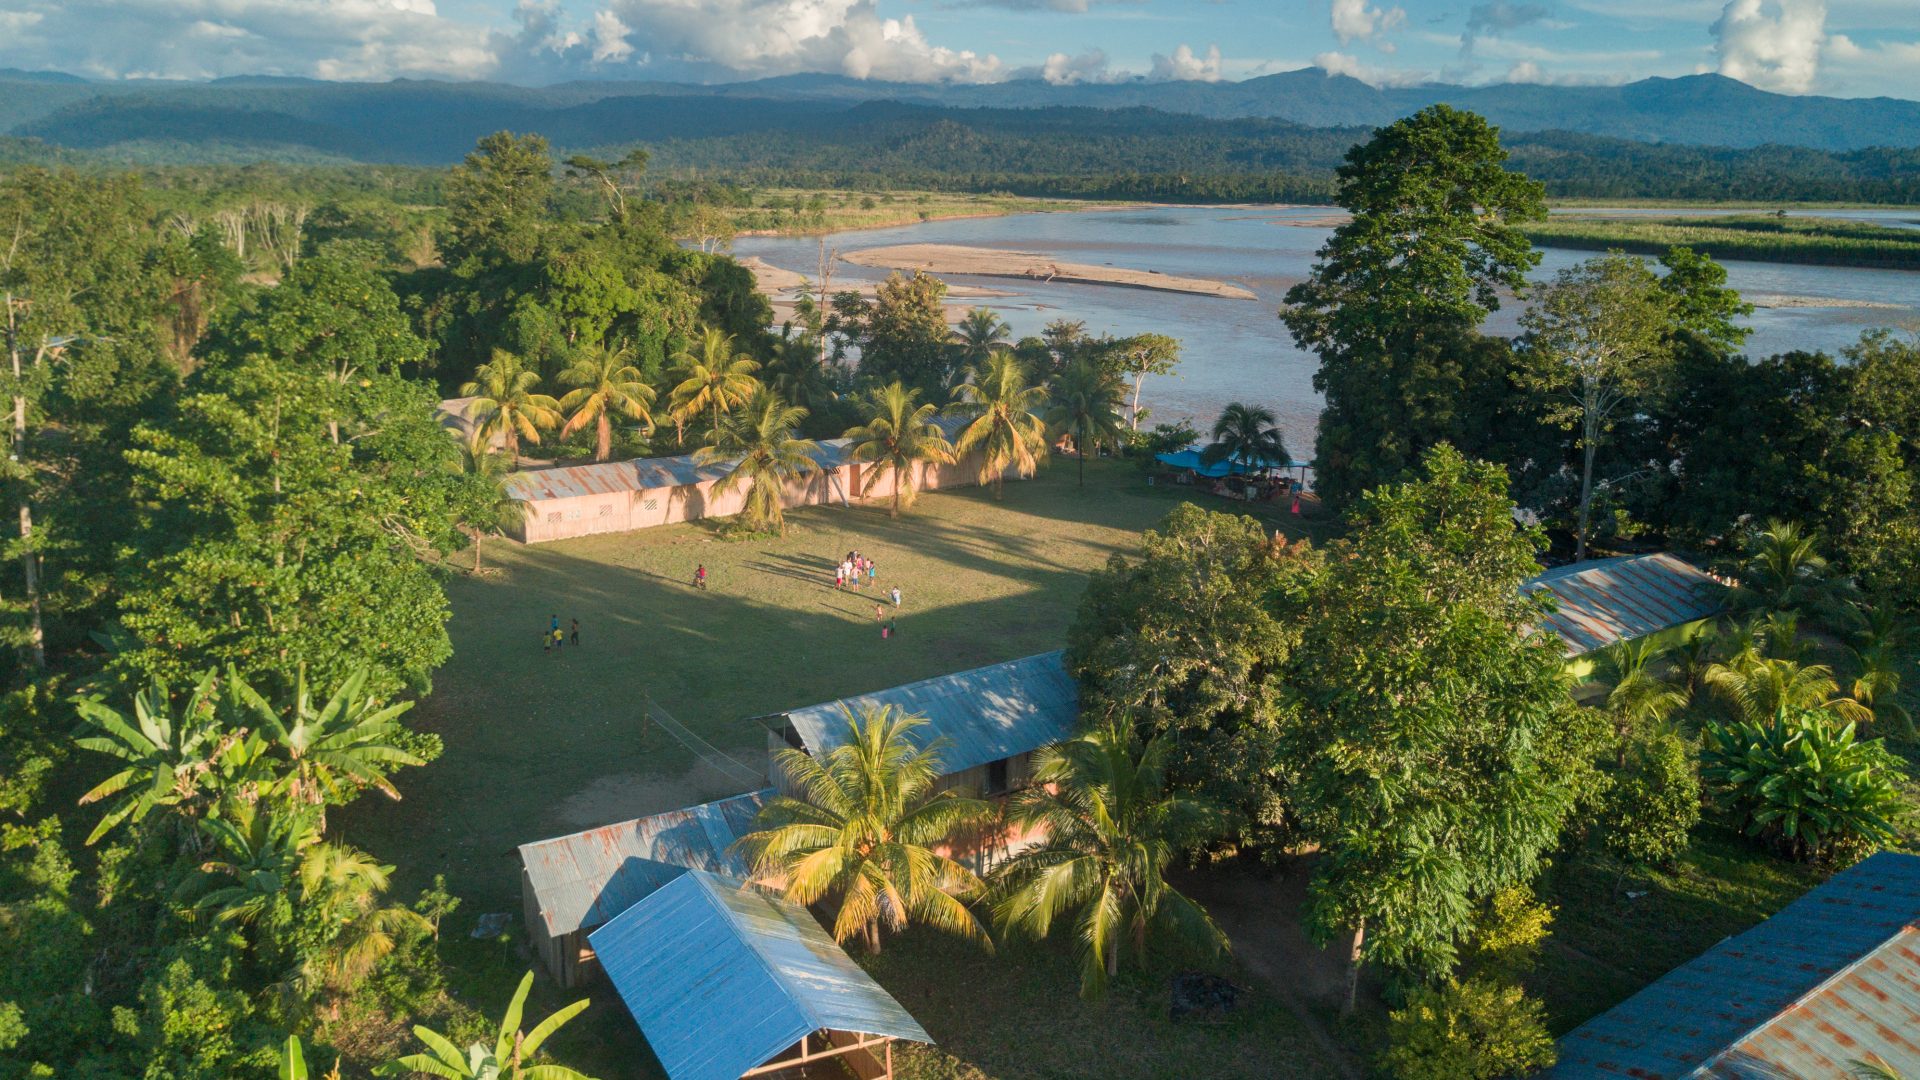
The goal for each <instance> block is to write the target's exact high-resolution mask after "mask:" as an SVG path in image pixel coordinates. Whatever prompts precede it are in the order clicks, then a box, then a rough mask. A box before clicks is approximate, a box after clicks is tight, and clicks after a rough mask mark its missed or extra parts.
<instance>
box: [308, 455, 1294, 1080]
mask: <svg viewBox="0 0 1920 1080" xmlns="http://www.w3.org/2000/svg"><path fill="white" fill-rule="evenodd" d="M1189 497H1192V498H1195V499H1198V500H1200V501H1201V502H1202V504H1203V505H1206V506H1208V507H1210V508H1215V509H1240V510H1247V509H1249V508H1248V507H1247V506H1245V504H1238V503H1229V502H1226V501H1224V500H1220V499H1217V498H1214V497H1212V496H1208V495H1196V494H1194V493H1192V492H1191V491H1190V489H1181V488H1175V487H1171V486H1165V485H1162V486H1155V487H1148V486H1147V484H1146V482H1145V480H1144V478H1143V477H1142V475H1141V474H1140V473H1139V471H1138V470H1137V469H1136V468H1135V467H1134V466H1132V465H1131V464H1127V463H1122V462H1108V461H1095V462H1089V463H1088V467H1087V481H1086V486H1085V488H1080V487H1078V486H1077V485H1076V484H1075V470H1074V469H1073V468H1072V467H1071V463H1055V464H1054V465H1053V466H1051V467H1050V468H1048V469H1046V470H1044V471H1043V472H1042V473H1041V475H1040V477H1039V478H1037V479H1035V480H1032V481H1026V482H1019V483H1010V484H1008V485H1007V486H1006V495H1005V499H1004V501H1000V502H996V501H995V500H994V499H993V498H992V496H991V495H990V494H989V493H988V492H986V491H984V490H981V489H973V488H969V489H961V490H957V491H953V492H946V493H934V494H929V495H926V496H924V497H923V498H922V499H921V501H920V503H919V505H918V506H917V507H915V509H914V510H913V511H912V512H911V513H909V514H906V515H902V516H901V517H900V518H899V519H897V520H894V519H889V518H888V517H887V514H886V511H885V509H884V508H868V507H855V508H851V509H849V508H844V507H822V508H810V509H807V510H804V511H801V512H798V513H795V514H793V515H791V518H790V525H789V530H788V534H787V535H786V536H785V537H783V538H779V539H756V540H741V541H733V540H727V539H724V538H722V537H721V535H720V533H719V529H718V527H717V525H716V524H714V523H695V524H689V525H679V526H670V527H665V528H658V529H649V530H644V531H641V532H634V533H623V534H617V535H610V536H599V537H588V538H583V539H579V540H569V541H562V542H559V543H553V544H543V545H538V546H532V547H522V546H517V545H512V544H507V543H502V542H495V543H492V544H490V545H489V546H488V548H487V551H486V557H487V559H488V561H489V562H490V564H491V566H492V568H493V572H491V573H488V574H485V575H482V576H480V577H470V576H466V575H459V576H456V577H454V578H453V579H452V580H450V581H449V583H448V594H449V596H450V598H451V600H452V604H453V612H454V615H453V621H452V624H451V626H450V628H449V629H450V632H451V634H452V637H453V644H454V658H453V659H452V660H451V661H450V662H449V663H448V664H447V665H446V666H445V667H444V668H442V669H441V670H440V671H439V673H438V674H437V675H436V676H435V687H434V692H433V694H432V695H431V696H429V697H428V698H427V699H426V700H425V701H424V702H422V703H421V705H420V706H419V707H418V708H417V709H416V710H415V711H414V713H413V714H412V715H411V717H410V721H411V722H412V723H413V724H414V725H415V726H417V727H419V728H421V729H423V730H428V731H433V732H436V733H438V734H440V735H441V736H442V738H443V739H444V740H445V742H446V753H445V754H444V756H442V757H441V758H440V759H439V760H438V761H436V762H434V763H433V764H431V765H429V766H427V767H426V768H422V769H414V770H409V771H408V772H407V774H406V775H405V776H404V777H402V778H401V783H400V787H401V789H402V790H403V791H404V792H405V796H406V797H405V799H404V801H402V802H399V803H392V802H389V801H387V800H385V799H381V798H378V797H372V798H367V799H362V800H360V802H359V803H357V804H356V805H354V806H353V807H350V808H348V809H347V811H345V812H343V813H341V814H340V815H339V816H338V818H337V819H336V820H337V821H338V823H339V825H340V827H341V828H342V830H343V831H344V834H345V835H346V837H347V838H348V839H349V840H351V841H352V842H354V843H356V844H359V845H361V846H363V847H365V848H367V849H368V850H370V851H372V852H374V853H375V854H377V855H379V856H380V857H381V858H383V859H385V860H387V861H390V862H393V863H395V864H397V865H398V866H399V867H401V868H402V869H401V871H400V880H399V881H398V882H397V883H396V888H395V892H396V894H399V895H404V894H407V893H410V892H411V891H413V890H415V889H417V888H419V887H421V886H423V885H425V884H426V883H427V881H428V880H430V879H431V877H432V876H433V875H434V874H444V875H446V877H447V881H448V885H449V887H450V888H451V890H452V891H453V892H454V893H455V894H456V895H459V896H461V897H464V898H465V899H466V904H465V907H464V908H463V910H462V911H461V913H460V915H459V916H456V918H455V919H454V920H453V921H452V922H451V923H450V924H449V926H450V935H449V944H448V946H447V951H448V959H449V962H450V964H451V965H452V966H453V968H454V969H455V970H456V972H458V973H459V975H458V977H457V981H456V989H457V990H460V991H462V992H464V993H466V994H467V995H468V996H469V997H470V998H472V999H474V1000H481V1001H487V1002H504V1001H505V999H506V997H507V996H508V994H509V993H510V992H511V986H512V983H513V981H514V980H516V979H517V978H518V976H519V973H520V972H521V971H524V970H525V961H524V960H523V959H522V958H520V957H519V956H517V955H516V954H515V949H514V947H513V945H512V944H507V945H501V944H499V943H486V944H482V943H470V942H467V941H466V940H465V939H464V938H463V937H458V935H461V934H464V932H465V929H466V928H468V927H470V926H471V925H472V919H473V918H474V917H475V916H477V915H478V914H480V913H483V912H495V911H507V912H512V913H514V914H515V922H516V923H517V922H518V921H519V918H518V916H519V912H520V910H521V902H520V886H519V862H518V859H517V857H516V855H515V853H514V849H515V848H516V847H517V846H518V845H519V844H521V843H525V842H527V841H530V840H538V839H541V838H544V837H548V836H554V835H558V834H561V833H565V832H569V831H574V830H577V829H583V828H590V827H593V826H598V825H604V824H607V823H610V822H614V821H620V820H624V819H628V818H632V817H636V816H639V815H643V814H648V813H653V812H657V811H661V810H668V809H673V808H675V807H679V806H684V805H687V804H690V803H693V802H698V801H701V800H704V799H709V798H716V797H719V796H722V795H728V794H732V793H735V792H738V791H742V790H746V789H747V788H748V787H750V786H753V785H752V784H750V783H748V782H746V781H743V780H742V779H741V778H740V777H739V776H728V775H724V774H722V773H720V772H718V771H716V770H713V769H710V768H707V767H705V766H701V765H698V764H697V761H696V759H695V758H694V756H693V755H692V754H691V753H690V752H688V751H687V750H686V749H685V748H684V747H682V746H681V745H680V744H679V743H678V742H676V741H675V740H674V739H672V738H671V737H669V736H668V735H666V734H665V733H663V732H661V731H659V730H658V729H657V728H656V729H655V730H654V731H652V732H651V733H649V734H646V735H645V736H643V734H642V730H641V716H642V713H643V703H644V701H645V700H646V699H647V698H648V697H651V698H652V699H653V700H654V701H656V702H658V703H659V704H660V705H661V706H662V707H664V708H665V709H666V710H667V711H668V712H670V713H671V714H672V715H673V716H674V717H676V718H677V719H678V720H679V721H680V722H681V723H682V724H684V725H686V726H687V727H688V728H690V729H692V730H693V731H694V732H696V733H698V734H699V735H701V736H702V737H703V738H705V739H707V740H709V741H711V742H712V743H713V744H714V745H715V746H716V747H718V748H719V749H720V750H722V751H724V752H725V753H727V754H728V755H730V756H732V757H734V758H737V759H738V760H739V761H741V762H743V763H744V764H745V765H746V766H748V767H749V768H751V769H753V770H756V771H757V770H760V769H761V768H763V766H764V763H765V754H766V735H765V729H764V728H762V727H761V726H759V725H758V724H757V723H755V722H754V721H753V720H752V719H751V718H752V717H755V716H759V715H764V714H766V713H769V712H774V711H778V710H784V709H788V708H793V707H797V706H803V705H810V704H815V703H817V702H821V701H827V700H831V699H833V698H836V697H843V696H846V695H849V694H856V693H864V692H867V691H872V690H877V689H881V688H884V687H888V686H894V685H897V684H900V683H903V682H910V681H913V680H916V679H922V678H927V677H930V676H934V675H940V674H945V673H948V672H953V671H958V670H963V669H965V668H969V667H975V666H978V665H981V664H989V663H994V662H997V661H1001V660H1008V659H1013V658H1015V657H1019V656H1025V655H1029V654H1032V653H1035V652H1041V651H1045V650H1047V649H1055V648H1059V647H1061V646H1062V645H1063V644H1064V643H1065V634H1066V629H1067V627H1068V625H1069V623H1070V622H1071V621H1072V619H1073V614H1074V609H1075V606H1076V604H1077V603H1078V601H1079V598H1080V594H1081V592H1082V590H1083V589H1084V587H1085V583H1086V576H1087V573H1088V572H1089V571H1090V570H1092V569H1094V568H1096V567H1098V566H1100V565H1102V564H1104V563H1105V562H1106V560H1107V559H1108V557H1109V556H1111V555H1113V554H1115V553H1118V552H1133V551H1134V550H1136V549H1137V536H1138V534H1139V532H1140V531H1141V530H1142V529H1145V528H1148V527H1151V526H1153V525H1154V524H1156V523H1157V522H1158V521H1159V520H1160V519H1161V518H1163V517H1164V516H1165V515H1166V513H1167V512H1168V511H1169V510H1171V509H1172V508H1173V506H1174V505H1176V504H1177V503H1179V502H1180V501H1183V500H1184V499H1186V498H1189ZM1254 512H1255V514H1256V516H1260V517H1263V518H1264V519H1265V520H1267V521H1268V523H1269V524H1270V525H1271V526H1277V527H1281V528H1285V529H1286V530H1287V531H1288V532H1289V533H1293V534H1303V533H1313V532H1318V531H1321V530H1322V527H1323V526H1324V525H1325V524H1326V522H1325V519H1320V518H1311V517H1309V518H1301V517H1295V516H1293V515H1291V514H1289V513H1286V512H1285V509H1284V507H1281V506H1274V507H1272V508H1267V507H1262V508H1259V509H1257V510H1254ZM849 549H858V550H860V551H861V552H863V553H865V554H867V555H869V556H870V557H872V558H873V559H874V560H875V561H876V563H877V564H878V570H879V579H878V584H879V589H877V590H869V591H866V592H862V593H857V594H856V593H847V592H836V591H835V590H834V589H833V588H832V578H831V573H832V571H831V567H832V565H833V563H834V561H836V560H837V559H838V558H839V557H841V556H843V555H845V553H846V552H847V551H848V550H849ZM457 561H458V560H457V559H456V562H457ZM699 563H704V564H705V565H706V567H707V569H708V572H709V574H710V575H711V576H710V587H709V589H708V590H707V591H706V592H704V593H702V592H696V591H695V590H693V589H692V588H690V587H689V583H690V582H691V580H692V577H693V571H694V567H695V565H696V564H699ZM895 585H898V586H899V587H900V589H901V591H902V593H903V594H904V596H903V599H904V603H903V605H902V608H901V610H900V613H899V616H898V618H899V630H900V633H899V636H898V637H896V638H893V639H891V640H882V639H881V637H880V631H879V628H878V625H877V624H876V623H875V620H874V611H873V608H874V604H875V602H876V600H879V599H881V598H880V597H878V596H876V595H874V593H876V592H883V591H884V590H885V589H887V588H890V587H892V586H895ZM556 614H557V615H558V616H559V617H560V618H561V620H562V622H563V623H564V622H566V621H567V620H570V619H574V618H578V619H579V620H580V623H581V635H582V645H581V647H580V648H579V649H577V650H576V649H572V648H568V649H564V650H562V651H560V652H557V653H551V654H549V653H545V652H543V651H542V650H541V647H540V636H541V634H542V632H543V631H544V630H545V629H546V627H547V625H548V620H549V618H550V617H551V616H553V615H556ZM888 614H889V615H892V611H891V608H890V607H889V610H888ZM889 955H890V954H889ZM903 955H910V954H909V953H904V952H903ZM983 962H984V961H983ZM887 970H889V971H890V970H893V969H887ZM994 970H1000V969H999V968H998V967H996V968H995V969H994ZM1005 970H1007V971H1009V972H1010V971H1012V970H1013V969H1012V968H1011V967H1008V968H1006V969H1005ZM987 974H988V973H987V971H986V970H985V969H984V968H983V969H982V974H981V980H986V978H987ZM891 978H893V976H892V975H891V974H888V975H885V976H884V977H883V981H886V980H887V979H891ZM1022 978H1031V976H1030V975H1023V976H1022ZM1062 979H1063V980H1064V981H1061V982H1060V983H1059V984H1058V985H1054V984H1053V983H1051V982H1049V983H1047V984H1046V985H1044V986H1041V985H1038V984H1036V987H1035V988H1034V989H1033V992H1034V993H1036V994H1039V993H1047V994H1052V995H1054V996H1058V997H1062V998H1066V999H1071V997H1072V992H1073V986H1074V982H1073V978H1072V976H1071V972H1070V971H1069V972H1068V973H1067V974H1066V975H1063V976H1062ZM539 985H540V986H541V990H540V992H539V993H538V995H537V997H538V998H539V999H542V1000H544V1001H545V1002H546V1003H547V1004H548V1005H549V1006H550V1005H552V1004H553V1003H555V1002H557V1001H559V1000H560V998H559V994H558V992H557V991H556V990H554V989H553V988H552V987H551V986H550V985H548V984H547V983H546V982H545V981H544V980H543V981H542V982H541V983H540V984H539ZM994 986H995V984H993V983H991V982H987V983H986V985H983V986H979V987H976V988H975V990H976V992H979V993H982V994H987V995H990V994H992V993H993V991H994ZM593 996H594V998H595V1004H594V1006H593V1008H592V1009H591V1010H590V1011H589V1012H588V1013H587V1014H586V1015H585V1016H584V1017H583V1018H582V1019H581V1020H580V1021H577V1022H576V1023H575V1025H573V1026H572V1027H570V1028H569V1029H568V1030H567V1031H566V1032H565V1033H563V1035H562V1036H561V1037H560V1039H558V1040H557V1041H556V1049H557V1050H558V1051H559V1052H561V1053H563V1054H564V1055H566V1056H567V1057H568V1058H569V1059H572V1060H575V1061H577V1062H578V1063H579V1064H580V1065H581V1067H583V1068H588V1069H589V1071H590V1072H592V1074H593V1075H596V1076H601V1077H605V1078H608V1080H613V1078H623V1077H629V1076H651V1075H654V1074H653V1073H652V1072H651V1069H652V1065H651V1059H650V1057H649V1055H648V1053H647V1051H646V1049H645V1044H644V1042H643V1041H642V1040H641V1039H640V1037H639V1035H638V1033H637V1031H635V1030H634V1028H633V1025H632V1022H631V1021H630V1020H629V1019H628V1018H627V1017H626V1015H625V1012H624V1011H623V1010H622V1009H621V1007H620V1005H619V1003H618V1002H617V1001H615V1000H614V998H613V996H612V994H611V992H610V990H609V989H608V988H607V987H605V986H604V985H603V986H599V987H596V988H595V989H594V991H593ZM908 1005H909V1008H913V1007H914V1006H913V1003H912V1002H909V1003H908ZM1035 1015H1037V1014H1035ZM1160 1015H1161V1016H1162V1018H1163V1019H1162V1023H1164V1010H1163V1011H1162V1012H1161V1014H1160ZM1086 1016H1087V1017H1089V1019H1088V1020H1087V1021H1086V1024H1087V1025H1088V1026H1089V1028H1090V1029H1092V1030H1090V1031H1089V1033H1088V1034H1087V1036H1086V1037H1087V1039H1088V1040H1090V1041H1092V1042H1096V1043H1113V1044H1116V1045H1122V1044H1130V1043H1135V1042H1136V1040H1135V1039H1134V1038H1133V1037H1132V1036H1131V1035H1130V1034H1129V1032H1130V1030H1131V1027H1132V1025H1134V1024H1135V1023H1136V1021H1137V1020H1138V1015H1137V1010H1128V1009H1124V1008H1118V1007H1115V1008H1112V1009H1107V1010H1105V1011H1095V1012H1091V1013H1087V1014H1086ZM921 1019H922V1021H923V1022H925V1023H933V1024H938V1023H939V1022H940V1018H939V1017H936V1016H923V1017H921ZM1007 1022H1008V1023H1011V1022H1012V1020H1008V1021H1007ZM1205 1030H1209V1031H1211V1030H1215V1029H1205ZM1195 1037H1196V1038H1200V1037H1201V1036H1195ZM1204 1038H1209V1039H1210V1038H1212V1036H1210V1035H1209V1036H1204ZM1233 1038H1234V1039H1238V1038H1239V1036H1237V1035H1236V1036H1233ZM1078 1039H1079V1037H1078V1036H1076V1037H1075V1040H1074V1041H1076V1042H1077V1041H1078ZM1175 1044H1178V1045H1188V1044H1187V1043H1170V1044H1169V1045H1175ZM957 1045H959V1046H961V1047H970V1046H973V1045H975V1044H974V1043H973V1042H970V1041H967V1040H966V1039H964V1038H963V1039H962V1040H961V1041H960V1043H959V1044H957ZM1062 1045H1063V1046H1066V1047H1067V1049H1066V1050H1063V1051H1062V1052H1063V1053H1065V1054H1067V1057H1066V1058H1064V1059H1062V1060H1079V1058H1080V1054H1079V1053H1078V1052H1074V1051H1072V1048H1071V1044H1068V1043H1063V1044H1062ZM962 1052H965V1051H962ZM1087 1052H1091V1051H1087ZM1129 1056H1130V1057H1131V1056H1133V1055H1129ZM992 1060H995V1061H996V1062H998V1061H999V1060H1000V1059H998V1058H994V1059H992ZM1229 1060H1230V1059H1229ZM638 1063H644V1064H638ZM1063 1068H1065V1069H1066V1071H1068V1072H1075V1071H1076V1070H1073V1069H1071V1068H1068V1067H1065V1066H1063ZM1096 1072H1097V1070H1096ZM1078 1074H1079V1075H1088V1074H1087V1073H1085V1072H1079V1073H1078ZM933 1075H940V1074H938V1073H935V1074H933ZM954 1075H969V1074H966V1073H956V1074H954ZM992 1075H996V1076H1019V1075H1044V1072H1032V1071H1024V1070H1022V1069H1021V1068H1018V1067H1015V1066H1008V1067H1006V1068H1002V1067H1001V1066H1000V1065H998V1064H996V1065H995V1066H994V1072H993V1074H992ZM1134 1075H1140V1076H1151V1075H1158V1074H1156V1073H1154V1072H1153V1071H1151V1070H1149V1071H1146V1072H1138V1073H1135V1074H1134Z"/></svg>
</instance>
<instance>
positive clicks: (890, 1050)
mask: <svg viewBox="0 0 1920 1080" xmlns="http://www.w3.org/2000/svg"><path fill="white" fill-rule="evenodd" d="M887 1080H893V1040H892V1039H888V1040H887Z"/></svg>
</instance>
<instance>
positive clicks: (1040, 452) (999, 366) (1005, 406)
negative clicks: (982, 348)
mask: <svg viewBox="0 0 1920 1080" xmlns="http://www.w3.org/2000/svg"><path fill="white" fill-rule="evenodd" d="M1046 395H1047V392H1046V388H1045V387H1043V386H1035V385H1033V384H1030V383H1029V382H1028V381H1027V371H1026V368H1025V367H1024V366H1022V365H1021V363H1020V361H1019V360H1017V359H1015V358H1014V356H1013V354H1012V353H1006V352H997V353H994V354H993V355H992V356H989V357H988V358H987V362H986V363H984V364H982V365H980V367H979V368H978V369H976V370H975V372H974V377H973V381H972V382H967V383H962V384H960V386H958V387H957V388H955V390H954V402H953V405H952V406H951V409H952V411H953V412H955V413H957V414H959V415H961V416H965V417H969V418H970V419H969V421H968V423H967V426H966V427H965V428H963V429H962V430H961V432H960V437H959V438H958V439H955V440H954V444H953V448H954V450H955V452H957V453H961V454H965V453H969V452H971V451H974V450H978V451H980V474H979V481H980V483H982V484H992V485H993V497H994V498H996V499H997V498H999V497H1000V495H1001V490H1002V488H1003V487H1004V486H1005V483H1006V473H1007V470H1008V469H1013V470H1015V471H1016V472H1018V473H1019V475H1020V476H1022V477H1028V476H1032V475H1033V474H1034V471H1035V470H1036V469H1038V468H1039V467H1040V462H1041V460H1042V459H1043V456H1044V455H1045V454H1046V452H1047V424H1046V421H1044V420H1042V419H1040V417H1039V415H1038V413H1037V410H1038V409H1039V408H1040V407H1041V406H1042V405H1044V404H1045V403H1046Z"/></svg>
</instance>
